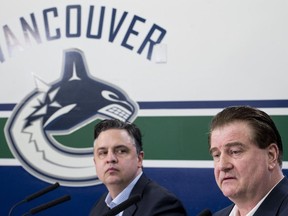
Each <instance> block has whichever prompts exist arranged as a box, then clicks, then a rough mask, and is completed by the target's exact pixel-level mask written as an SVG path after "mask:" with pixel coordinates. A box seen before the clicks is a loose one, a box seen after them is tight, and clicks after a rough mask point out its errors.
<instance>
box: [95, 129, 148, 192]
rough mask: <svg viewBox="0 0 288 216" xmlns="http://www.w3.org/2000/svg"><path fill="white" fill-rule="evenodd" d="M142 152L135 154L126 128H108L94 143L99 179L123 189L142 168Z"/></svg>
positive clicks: (132, 142)
mask: <svg viewBox="0 0 288 216" xmlns="http://www.w3.org/2000/svg"><path fill="white" fill-rule="evenodd" d="M143 154H144V153H143V152H140V154H139V155H138V154H137V151H136V146H135V144H134V141H133V139H132V138H131V137H130V135H129V134H128V132H127V131H126V130H122V129H109V130H106V131H103V132H101V133H100V135H99V136H98V138H97V139H96V140H95V143H94V162H95V166H96V172H97V175H98V177H99V179H100V180H101V181H102V182H103V183H104V184H105V185H106V186H107V187H108V188H109V186H113V185H114V186H115V185H116V186H117V187H118V188H121V189H124V188H125V187H126V186H127V185H128V184H129V183H130V182H131V181H132V180H133V179H134V178H135V177H136V176H137V175H138V174H139V173H140V172H141V170H142V162H143Z"/></svg>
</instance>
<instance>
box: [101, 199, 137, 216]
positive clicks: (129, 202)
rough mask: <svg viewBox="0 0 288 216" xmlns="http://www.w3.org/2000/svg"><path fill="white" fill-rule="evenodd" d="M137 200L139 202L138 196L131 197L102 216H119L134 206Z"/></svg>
mask: <svg viewBox="0 0 288 216" xmlns="http://www.w3.org/2000/svg"><path fill="white" fill-rule="evenodd" d="M139 200H141V196H140V195H139V194H138V195H135V196H131V197H130V198H128V199H127V200H125V201H123V202H122V203H120V204H119V205H117V206H115V207H114V208H112V209H111V210H110V211H108V212H107V213H106V214H104V215H103V216H115V215H117V214H119V213H120V212H122V211H124V210H125V209H126V208H128V207H129V206H131V205H133V204H135V203H136V202H138V201H139Z"/></svg>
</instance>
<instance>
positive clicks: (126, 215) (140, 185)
mask: <svg viewBox="0 0 288 216" xmlns="http://www.w3.org/2000/svg"><path fill="white" fill-rule="evenodd" d="M149 182H150V180H149V179H148V178H147V177H146V176H145V175H144V173H143V174H142V176H141V177H140V178H139V180H138V182H137V183H136V184H135V186H134V188H133V189H132V191H131V194H130V196H129V197H131V196H134V195H137V194H139V195H140V196H141V197H142V196H143V191H144V188H145V186H146V185H147V184H148V183H149ZM137 209H138V205H137V203H135V204H134V205H132V206H130V207H129V208H127V209H126V210H125V211H124V212H123V216H132V215H134V214H135V212H136V210H137Z"/></svg>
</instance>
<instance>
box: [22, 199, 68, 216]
mask: <svg viewBox="0 0 288 216" xmlns="http://www.w3.org/2000/svg"><path fill="white" fill-rule="evenodd" d="M70 199H71V196H70V195H65V196H62V197H60V198H57V199H55V200H52V201H50V202H48V203H44V204H42V205H39V206H37V207H35V208H32V209H30V211H29V212H27V213H25V214H23V216H26V215H34V214H36V213H38V212H40V211H43V210H45V209H48V208H51V207H53V206H56V205H58V204H60V203H62V202H66V201H68V200H70Z"/></svg>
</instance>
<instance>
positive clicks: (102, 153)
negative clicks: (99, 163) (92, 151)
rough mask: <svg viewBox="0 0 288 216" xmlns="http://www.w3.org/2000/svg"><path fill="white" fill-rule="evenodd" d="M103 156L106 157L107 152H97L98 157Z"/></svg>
mask: <svg viewBox="0 0 288 216" xmlns="http://www.w3.org/2000/svg"><path fill="white" fill-rule="evenodd" d="M105 155H107V151H99V152H98V157H104V156H105Z"/></svg>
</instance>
